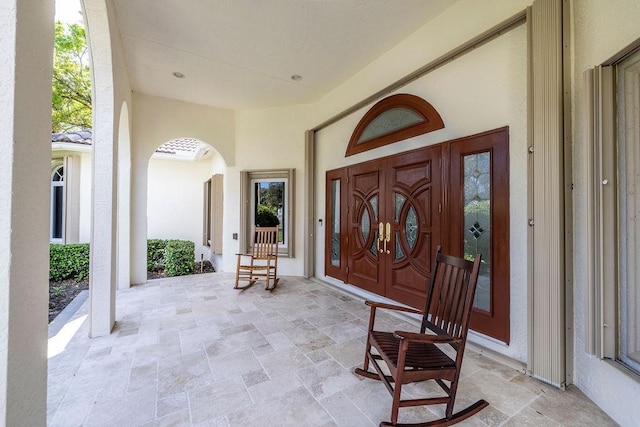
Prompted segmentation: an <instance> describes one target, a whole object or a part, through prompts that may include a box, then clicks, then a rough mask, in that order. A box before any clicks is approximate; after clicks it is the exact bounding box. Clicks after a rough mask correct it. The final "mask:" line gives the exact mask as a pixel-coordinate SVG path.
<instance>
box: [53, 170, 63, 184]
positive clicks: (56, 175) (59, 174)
mask: <svg viewBox="0 0 640 427" xmlns="http://www.w3.org/2000/svg"><path fill="white" fill-rule="evenodd" d="M51 180H52V181H64V167H59V168H58V169H56V171H55V172H54V173H53V177H52V179H51Z"/></svg>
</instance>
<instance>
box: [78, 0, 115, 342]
mask: <svg viewBox="0 0 640 427" xmlns="http://www.w3.org/2000/svg"><path fill="white" fill-rule="evenodd" d="M84 6H85V7H84V12H85V19H86V25H87V28H88V29H89V45H90V49H91V58H92V63H91V72H92V73H93V85H92V90H93V166H92V170H93V179H92V183H93V185H92V190H91V261H90V275H89V278H90V285H89V336H91V337H92V338H93V337H99V336H103V335H108V334H110V333H111V329H112V328H113V325H114V324H115V314H116V304H115V299H116V260H117V223H118V220H117V218H118V215H117V206H118V205H117V168H118V163H117V159H118V144H117V139H116V136H117V128H116V124H115V120H114V114H115V113H114V112H115V100H114V98H115V88H114V75H113V65H112V64H113V53H112V39H111V30H110V27H109V13H108V10H107V5H106V4H105V2H102V1H91V2H84Z"/></svg>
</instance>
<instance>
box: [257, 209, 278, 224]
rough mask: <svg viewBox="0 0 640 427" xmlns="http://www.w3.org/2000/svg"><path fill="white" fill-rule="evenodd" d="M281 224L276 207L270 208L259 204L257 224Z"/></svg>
mask: <svg viewBox="0 0 640 427" xmlns="http://www.w3.org/2000/svg"><path fill="white" fill-rule="evenodd" d="M279 224H280V220H279V219H278V215H276V213H275V209H270V208H269V207H268V206H266V205H263V204H259V205H258V212H256V225H257V226H258V227H275V226H277V225H279Z"/></svg>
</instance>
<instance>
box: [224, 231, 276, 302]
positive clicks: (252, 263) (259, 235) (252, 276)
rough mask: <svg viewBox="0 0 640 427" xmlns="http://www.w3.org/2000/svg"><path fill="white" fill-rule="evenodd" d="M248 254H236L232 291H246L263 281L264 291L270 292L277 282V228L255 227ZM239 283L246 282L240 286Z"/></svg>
mask: <svg viewBox="0 0 640 427" xmlns="http://www.w3.org/2000/svg"><path fill="white" fill-rule="evenodd" d="M253 236H254V242H253V244H252V245H251V253H250V254H236V255H237V256H238V264H237V267H236V284H235V286H234V289H247V288H249V287H251V286H253V285H254V283H256V282H257V281H258V280H264V281H265V282H266V283H265V289H266V290H268V291H272V290H273V289H275V287H276V285H277V284H278V281H280V279H279V278H278V227H256V228H255V232H254V233H253ZM241 281H248V283H247V284H246V285H244V286H240V282H241Z"/></svg>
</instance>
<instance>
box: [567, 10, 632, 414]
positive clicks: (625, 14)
mask: <svg viewBox="0 0 640 427" xmlns="http://www.w3.org/2000/svg"><path fill="white" fill-rule="evenodd" d="M572 7H573V9H574V19H573V23H572V24H573V37H574V40H573V43H574V64H573V82H572V84H573V94H574V98H573V137H574V138H573V156H574V157H573V179H574V188H575V190H574V235H575V244H574V281H575V289H574V304H575V316H574V328H575V367H574V371H575V373H574V375H575V377H574V380H575V384H576V385H577V386H578V387H579V388H580V389H581V390H582V391H583V392H584V393H585V394H586V395H587V396H589V397H590V398H591V399H592V400H593V401H594V402H595V403H596V404H597V405H599V406H600V407H601V408H602V409H604V410H605V411H606V412H607V413H608V414H609V415H610V416H611V417H613V418H614V419H615V420H616V421H617V422H618V423H620V424H621V425H623V426H632V425H637V423H638V420H640V406H639V405H638V397H639V396H640V378H639V377H638V376H636V375H633V374H631V373H629V372H625V371H624V370H622V369H620V368H618V367H616V366H615V365H614V364H613V363H612V362H605V361H602V360H600V359H598V358H596V357H595V356H591V355H589V354H587V353H586V352H585V339H586V336H585V327H584V324H585V321H586V319H587V317H586V316H585V310H586V309H587V307H586V286H587V278H586V272H587V271H588V269H589V266H588V264H587V262H588V261H587V257H586V248H587V240H586V235H585V233H584V230H586V229H587V222H586V217H585V215H584V212H585V211H586V209H588V207H587V204H586V194H587V191H588V188H587V182H586V180H585V174H586V169H587V164H586V149H587V137H586V133H585V120H586V118H585V114H584V108H585V84H584V77H583V71H584V70H585V69H586V68H588V67H593V66H595V65H599V64H601V63H602V62H603V61H605V60H607V59H608V58H610V57H612V56H613V55H615V54H616V53H618V52H619V51H620V50H622V49H623V48H624V47H625V46H627V45H629V44H630V43H632V42H633V41H634V40H637V39H638V38H640V26H638V22H640V3H638V2H637V1H636V0H617V1H615V2H602V1H599V0H580V1H578V0H575V1H574V2H573V4H572Z"/></svg>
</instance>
